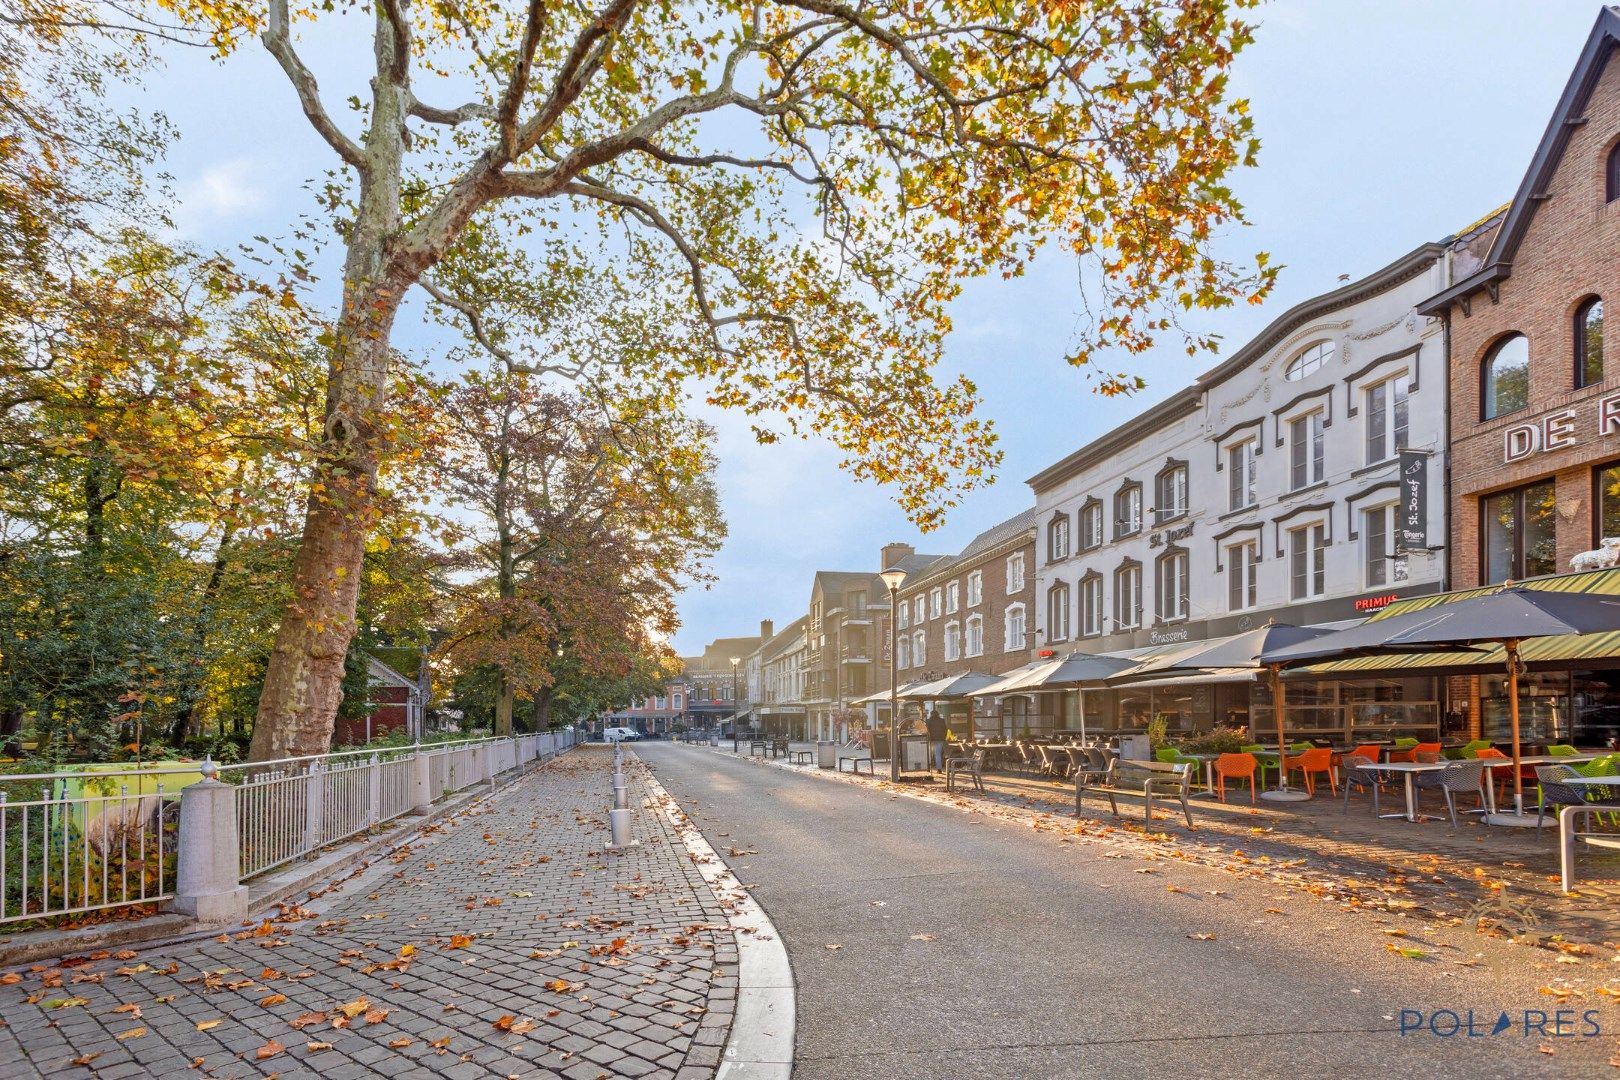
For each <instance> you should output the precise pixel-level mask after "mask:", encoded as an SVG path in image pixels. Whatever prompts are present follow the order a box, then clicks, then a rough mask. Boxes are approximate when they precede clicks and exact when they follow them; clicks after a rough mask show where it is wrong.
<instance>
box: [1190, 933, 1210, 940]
mask: <svg viewBox="0 0 1620 1080" xmlns="http://www.w3.org/2000/svg"><path fill="white" fill-rule="evenodd" d="M1187 936H1188V937H1189V938H1192V940H1194V941H1214V940H1215V935H1214V934H1207V933H1205V934H1188V935H1187Z"/></svg>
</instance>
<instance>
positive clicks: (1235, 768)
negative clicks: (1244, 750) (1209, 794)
mask: <svg viewBox="0 0 1620 1080" xmlns="http://www.w3.org/2000/svg"><path fill="white" fill-rule="evenodd" d="M1259 767H1260V759H1259V758H1257V757H1255V756H1254V755H1253V754H1222V755H1221V756H1220V757H1218V758H1216V759H1215V794H1216V795H1218V796H1219V797H1220V800H1221V802H1225V801H1226V778H1227V777H1229V776H1230V777H1231V778H1232V779H1234V780H1247V781H1248V782H1249V805H1251V806H1253V805H1254V801H1255V799H1254V789H1255V788H1256V787H1257V786H1259V785H1258V784H1256V783H1255V778H1254V777H1255V770H1256V769H1258V768H1259Z"/></svg>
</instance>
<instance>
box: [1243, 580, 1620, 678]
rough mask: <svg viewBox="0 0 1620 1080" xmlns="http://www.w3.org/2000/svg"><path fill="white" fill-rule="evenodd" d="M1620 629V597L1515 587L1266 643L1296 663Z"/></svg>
mask: <svg viewBox="0 0 1620 1080" xmlns="http://www.w3.org/2000/svg"><path fill="white" fill-rule="evenodd" d="M1608 630H1620V597H1613V596H1598V595H1594V594H1592V593H1567V592H1550V591H1547V590H1545V589H1525V588H1519V587H1511V588H1506V589H1502V590H1500V591H1498V592H1494V593H1489V594H1487V595H1485V596H1475V597H1471V598H1470V599H1467V600H1456V601H1453V602H1451V603H1449V604H1439V605H1436V606H1434V607H1429V608H1423V609H1421V610H1418V611H1409V612H1407V613H1406V614H1404V615H1392V616H1390V617H1389V618H1387V619H1374V620H1372V621H1370V622H1365V623H1362V624H1361V625H1360V626H1353V627H1351V628H1350V629H1348V630H1340V631H1338V632H1337V633H1333V634H1328V635H1325V636H1323V637H1318V638H1316V639H1314V640H1310V641H1304V642H1298V643H1295V644H1292V645H1283V646H1278V647H1273V648H1270V649H1267V650H1266V652H1265V653H1264V654H1262V655H1261V657H1260V661H1261V662H1262V663H1265V664H1292V663H1298V662H1301V661H1306V660H1322V659H1326V658H1328V657H1343V656H1355V655H1364V654H1367V653H1381V652H1406V651H1412V650H1415V649H1424V648H1456V649H1466V648H1467V647H1469V646H1470V645H1483V644H1488V643H1489V644H1494V643H1496V642H1503V641H1522V640H1524V639H1525V638H1538V637H1562V636H1563V635H1565V634H1594V633H1601V632H1604V631H1608Z"/></svg>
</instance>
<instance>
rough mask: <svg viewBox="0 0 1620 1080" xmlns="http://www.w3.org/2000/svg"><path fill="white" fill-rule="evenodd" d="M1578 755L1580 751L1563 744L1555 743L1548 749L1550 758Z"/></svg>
mask: <svg viewBox="0 0 1620 1080" xmlns="http://www.w3.org/2000/svg"><path fill="white" fill-rule="evenodd" d="M1578 753H1580V751H1579V750H1577V749H1575V748H1574V747H1573V746H1566V745H1565V744H1563V743H1553V744H1552V745H1551V746H1549V747H1547V756H1548V757H1569V755H1571V754H1578Z"/></svg>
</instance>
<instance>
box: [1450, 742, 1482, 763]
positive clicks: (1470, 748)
mask: <svg viewBox="0 0 1620 1080" xmlns="http://www.w3.org/2000/svg"><path fill="white" fill-rule="evenodd" d="M1490 746H1491V740H1489V739H1470V740H1469V741H1468V742H1467V743H1465V744H1463V745H1462V746H1460V747H1458V748H1457V749H1455V750H1452V751H1447V752H1446V756H1447V757H1449V758H1452V759H1453V760H1471V759H1473V758H1477V757H1479V752H1480V751H1481V750H1489V749H1490Z"/></svg>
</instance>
